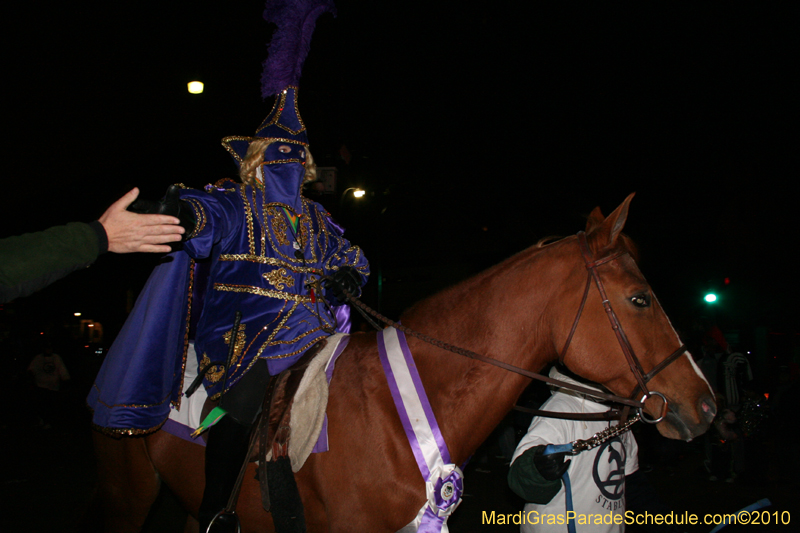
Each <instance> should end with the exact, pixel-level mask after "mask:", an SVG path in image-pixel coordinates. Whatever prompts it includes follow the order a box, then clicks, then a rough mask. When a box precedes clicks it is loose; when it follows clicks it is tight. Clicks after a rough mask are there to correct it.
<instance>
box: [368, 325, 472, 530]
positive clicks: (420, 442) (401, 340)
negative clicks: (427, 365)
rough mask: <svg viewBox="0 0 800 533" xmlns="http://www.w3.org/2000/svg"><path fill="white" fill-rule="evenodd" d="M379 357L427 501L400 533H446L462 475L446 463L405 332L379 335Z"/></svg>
mask: <svg viewBox="0 0 800 533" xmlns="http://www.w3.org/2000/svg"><path fill="white" fill-rule="evenodd" d="M378 352H379V353H380V357H381V364H382V365H383V371H384V373H385V374H386V379H387V381H388V382H389V390H390V391H391V392H392V398H393V399H394V404H395V407H396V408H397V414H398V415H400V421H401V422H402V424H403V429H404V430H405V432H406V437H408V443H409V444H410V445H411V450H412V452H413V453H414V458H415V459H416V460H417V465H418V466H419V471H420V473H421V474H422V478H423V479H424V480H425V487H426V491H427V496H428V501H427V502H425V504H424V505H423V506H422V509H420V511H419V513H418V514H417V517H416V518H415V519H414V520H413V521H412V522H411V523H410V524H408V525H407V526H406V527H404V528H403V529H402V530H401V531H402V532H403V533H406V532H412V531H413V532H418V533H433V532H436V533H448V531H449V530H448V529H447V518H448V517H449V516H450V514H452V512H453V511H455V509H456V507H458V505H459V504H460V503H461V493H462V492H463V490H464V481H463V479H464V475H463V473H462V472H461V469H460V468H459V467H458V466H456V465H454V464H452V463H451V461H450V452H449V451H448V449H447V444H445V442H444V438H443V437H442V433H441V431H440V430H439V424H438V423H437V422H436V416H434V414H433V410H432V409H431V405H430V402H428V396H427V394H425V388H424V387H423V386H422V381H421V380H420V378H419V373H418V372H417V367H416V365H415V364H414V359H413V358H412V357H411V351H410V350H409V349H408V344H407V343H406V338H405V335H404V334H403V332H402V331H398V330H397V329H395V328H391V327H389V328H386V329H384V330H383V331H382V332H379V333H378Z"/></svg>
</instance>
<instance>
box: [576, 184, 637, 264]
mask: <svg viewBox="0 0 800 533" xmlns="http://www.w3.org/2000/svg"><path fill="white" fill-rule="evenodd" d="M635 194H636V193H635V192H632V193H631V194H629V195H628V197H627V198H625V200H624V201H623V202H622V203H621V204H620V205H619V207H617V208H616V209H614V212H613V213H611V214H610V215H608V217H607V218H606V219H605V220H602V219H601V220H600V222H599V223H596V222H597V219H596V218H595V212H596V213H597V214H598V215H599V214H600V209H599V208H595V210H594V211H592V214H591V215H589V222H588V224H587V226H586V227H587V229H586V233H587V234H588V233H590V232H591V237H592V241H593V244H594V246H593V248H594V250H595V251H599V250H602V249H605V248H610V247H612V246H614V244H615V243H616V242H617V237H619V234H620V233H622V228H624V227H625V221H626V220H627V219H628V207H629V206H630V204H631V200H633V196H634V195H635ZM600 216H602V215H600Z"/></svg>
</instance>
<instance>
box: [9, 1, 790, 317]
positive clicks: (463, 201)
mask: <svg viewBox="0 0 800 533" xmlns="http://www.w3.org/2000/svg"><path fill="white" fill-rule="evenodd" d="M97 4H98V5H97V6H95V7H86V6H84V5H80V6H78V5H76V4H69V3H63V2H49V1H48V2H28V3H25V4H22V5H19V6H17V8H16V11H15V13H14V14H10V13H9V14H7V15H6V19H5V22H6V23H5V26H6V28H8V32H7V35H9V36H10V37H12V38H11V39H10V42H8V43H7V45H6V46H5V47H4V49H3V52H2V53H3V56H4V61H3V64H4V70H5V72H4V79H5V83H4V88H5V90H4V93H5V94H6V97H5V98H4V99H3V106H4V113H3V115H4V117H5V124H6V128H7V135H6V137H7V139H8V141H7V142H6V154H7V155H6V157H5V164H6V176H7V181H6V182H7V184H12V183H13V184H15V185H16V187H11V188H9V187H7V189H6V191H7V193H6V195H5V196H4V197H3V199H2V200H1V201H0V208H2V215H1V216H2V220H3V224H4V229H3V234H4V235H10V234H15V233H21V232H24V231H31V230H37V229H43V228H45V227H47V226H49V225H52V224H56V223H63V222H66V221H70V220H86V221H88V220H91V219H93V218H96V217H97V216H98V215H99V214H100V213H102V211H103V210H104V208H105V206H107V205H108V204H109V203H110V202H111V201H112V200H114V199H115V198H116V197H118V196H120V195H121V194H122V193H123V192H125V191H126V190H127V188H129V187H131V186H133V185H137V186H139V187H141V188H142V189H143V191H144V194H146V195H148V196H151V197H157V196H160V195H161V194H162V193H163V190H164V189H165V188H166V186H167V185H168V184H169V183H173V182H183V183H186V184H188V185H191V186H197V187H199V186H202V185H204V184H205V183H208V182H211V181H216V180H217V179H219V178H221V177H225V176H232V175H233V174H234V172H235V168H234V166H233V164H232V162H231V160H230V158H229V157H228V156H227V154H226V152H225V151H224V150H223V149H222V147H221V146H220V145H219V140H220V139H221V138H222V137H223V136H225V135H235V134H250V133H252V132H253V131H254V129H255V127H256V126H257V125H258V124H259V123H260V121H261V119H262V118H263V117H264V116H265V115H266V114H267V112H268V111H269V109H270V107H271V103H270V102H263V101H262V100H261V98H260V90H259V89H260V87H259V83H260V81H259V80H260V74H261V61H262V60H263V59H264V58H265V57H266V43H267V40H268V37H269V27H268V25H267V24H266V23H265V22H263V20H262V19H261V11H262V7H263V4H262V3H261V2H258V1H247V2H244V1H242V2H224V3H223V2H218V3H216V5H215V6H212V5H211V3H198V2H188V1H170V2H136V3H120V2H113V3H108V2H107V3H102V4H100V3H97ZM383 4H385V3H384V2H353V1H344V0H342V1H340V2H338V6H339V16H338V18H336V19H334V18H332V17H330V16H326V17H325V18H323V19H321V20H320V21H319V22H318V25H317V32H316V33H315V36H314V41H313V43H312V47H311V53H310V55H309V58H308V60H307V62H306V69H305V71H304V78H303V79H302V80H301V84H300V86H301V93H300V108H301V112H302V113H303V117H304V119H305V121H306V124H307V125H308V127H309V133H310V138H311V146H312V150H313V152H314V154H315V156H316V157H317V159H318V160H320V162H321V163H322V164H327V165H336V166H338V167H339V168H340V185H341V187H340V190H342V189H343V188H344V187H348V186H353V185H360V186H363V187H365V188H367V189H368V190H370V191H371V192H373V191H374V192H375V195H374V196H372V197H370V198H368V202H365V203H363V204H360V205H355V204H352V203H350V201H349V200H345V202H344V204H343V205H340V203H339V198H338V197H333V198H328V199H323V200H322V202H323V204H325V205H326V206H327V207H328V208H329V209H330V210H331V211H332V212H334V214H335V215H336V216H337V218H339V219H341V220H342V221H343V222H345V223H346V224H347V226H348V228H349V230H348V236H350V238H351V240H353V241H355V242H358V243H360V244H362V245H363V246H364V248H365V249H366V251H367V253H368V255H369V254H370V247H371V248H372V250H373V251H374V250H375V249H376V247H377V244H376V243H377V242H378V239H379V238H380V237H381V235H383V236H384V238H386V239H391V242H392V245H391V246H388V245H385V246H384V250H383V257H384V259H383V263H384V265H385V266H384V269H385V270H386V275H387V278H388V279H387V289H386V291H387V297H388V298H391V297H392V295H396V296H397V297H398V298H397V300H395V301H394V302H390V303H389V304H387V306H388V307H389V308H390V309H393V310H398V311H399V308H401V307H403V306H404V305H407V303H410V302H406V301H404V300H403V298H401V297H399V295H400V294H401V293H402V294H404V295H409V294H413V295H416V294H417V293H418V291H424V290H425V289H426V288H436V287H440V286H441V285H442V284H443V283H449V282H452V281H456V280H457V279H459V278H461V277H463V276H464V275H466V274H468V273H470V272H474V271H475V270H477V269H479V268H483V267H485V266H488V265H489V264H492V263H493V262H497V261H499V260H501V259H503V258H504V257H507V256H508V255H510V254H512V253H514V252H516V251H518V250H521V249H523V248H525V247H527V246H529V245H530V244H533V243H534V242H536V240H538V239H539V238H540V237H543V236H546V235H552V234H558V235H568V234H571V233H574V232H576V231H577V230H579V229H582V226H583V224H584V221H583V220H584V219H583V217H584V216H585V215H586V214H588V212H589V211H591V209H592V208H593V207H594V206H596V205H600V206H601V208H602V209H603V211H604V212H605V213H608V212H609V211H611V210H612V209H613V208H614V207H616V205H618V204H619V203H620V202H621V201H622V200H623V199H624V198H625V196H626V195H627V194H628V193H630V192H633V191H636V192H637V197H636V199H635V200H634V202H633V204H632V208H631V214H630V218H629V224H628V227H627V231H628V233H629V234H630V235H631V236H632V237H633V238H634V239H635V240H636V241H637V242H638V244H639V245H640V248H641V250H642V254H643V259H642V269H643V271H644V272H645V274H646V275H647V276H648V278H649V279H650V281H651V283H652V284H653V286H654V288H655V289H656V291H657V293H658V294H659V296H660V298H661V300H662V301H663V302H664V303H665V305H666V306H667V308H668V310H669V311H670V312H671V313H672V314H673V315H676V314H677V315H681V316H683V317H684V318H685V320H688V317H691V316H692V315H693V313H697V312H699V308H696V307H695V305H696V301H697V299H698V298H699V296H700V294H701V292H702V291H703V290H705V288H706V287H708V286H709V285H711V284H715V283H716V284H719V283H721V280H722V279H723V278H724V277H730V278H731V280H732V283H731V285H730V286H728V288H727V291H728V293H727V296H728V298H727V307H726V308H724V310H722V311H718V313H720V314H719V316H718V318H720V319H721V320H723V321H726V322H727V325H728V326H730V327H734V326H739V327H750V326H753V325H765V326H768V327H770V328H778V329H780V328H784V329H787V328H788V329H795V330H796V329H797V325H798V322H800V321H798V320H797V313H796V312H794V311H792V310H791V309H792V307H793V305H794V301H796V297H797V293H798V291H797V282H796V281H795V280H794V279H793V278H791V277H790V266H789V265H790V258H791V257H792V256H793V254H794V253H795V252H794V248H795V242H794V240H795V239H794V234H793V232H791V233H790V227H791V224H792V223H793V222H794V216H792V214H793V213H792V211H790V209H793V208H794V204H795V202H794V197H795V194H793V193H792V190H794V189H793V185H792V183H793V182H794V181H795V179H796V178H795V176H796V168H797V165H796V159H797V158H796V152H797V144H798V142H797V141H798V132H797V113H796V108H797V106H796V104H795V100H796V99H797V95H798V94H800V90H798V89H799V88H798V83H797V80H798V77H797V73H796V72H797V65H798V62H797V50H798V42H797V38H796V34H797V31H796V27H797V22H798V16H797V15H798V13H797V8H796V7H795V6H794V5H793V4H790V3H785V4H777V3H764V2H758V3H755V2H750V3H725V4H724V5H722V4H715V5H713V6H712V5H705V4H703V5H697V4H696V3H691V4H689V3H686V4H675V3H669V4H658V5H657V4H653V3H646V4H632V3H629V4H620V3H611V2H602V3H600V2H592V3H588V2H587V3H583V4H582V3H562V2H558V3H556V2H552V3H550V4H551V5H549V7H543V6H544V5H545V4H542V3H538V2H537V3H527V2H525V3H523V2H506V1H502V0H501V1H497V2H491V3H481V4H479V5H477V4H476V6H475V7H464V6H463V5H460V6H459V7H458V9H459V11H457V12H454V11H450V10H448V9H447V8H448V7H452V6H455V5H457V4H456V3H445V2H441V3H440V4H442V6H440V7H436V6H431V5H428V4H431V2H404V3H400V4H392V5H390V6H387V5H383ZM523 6H524V7H523ZM192 78H199V79H201V80H202V81H204V82H205V83H206V93H205V94H203V95H201V96H191V95H189V94H188V93H187V92H186V85H185V84H186V82H188V81H190V80H191V79H192ZM342 144H344V145H346V146H347V148H348V150H349V151H350V153H351V154H352V155H353V160H352V161H351V163H350V164H349V165H345V164H344V163H343V162H342V161H341V160H337V158H336V154H337V152H338V149H339V147H340V146H341V145H342ZM9 167H10V168H9ZM384 209H385V212H384V214H383V215H381V214H380V213H381V211H382V210H384ZM379 228H382V232H379V231H378V229H379ZM373 256H374V253H373ZM154 262H155V258H154V257H150V256H148V257H130V256H126V257H115V256H111V255H109V256H106V257H103V258H101V259H99V260H98V262H97V263H96V264H95V265H94V266H93V267H92V268H91V269H90V270H88V271H86V272H81V273H79V274H75V275H73V276H72V277H71V278H68V279H67V280H64V281H62V282H60V283H59V284H57V285H56V286H54V287H52V288H50V289H48V290H46V291H43V292H42V293H41V294H40V295H37V296H34V297H31V298H27V299H25V301H20V302H18V303H17V304H16V305H18V306H19V307H20V309H24V310H26V312H30V311H32V310H34V309H36V310H39V311H40V310H41V309H42V307H48V308H51V309H52V310H53V313H56V312H60V311H58V310H59V309H61V308H62V307H63V306H65V305H66V303H65V302H70V304H71V303H73V302H80V305H83V306H85V307H86V308H88V309H94V310H95V311H94V312H95V313H96V314H98V316H104V313H105V314H106V315H108V316H109V318H107V320H108V321H109V322H110V323H112V324H114V323H115V322H114V321H115V320H116V321H119V320H121V318H120V315H119V313H120V311H119V309H120V308H121V306H120V304H119V303H118V302H119V301H120V298H121V297H122V296H121V295H122V294H124V288H125V287H127V286H133V287H138V286H140V284H141V283H142V281H143V280H144V279H145V278H146V276H147V273H148V272H149V270H150V268H151V267H152V265H153V264H154ZM794 270H796V269H794V268H792V271H794ZM792 273H794V272H792ZM44 303H47V304H48V305H46V306H43V305H42V304H44ZM394 308H396V309H394Z"/></svg>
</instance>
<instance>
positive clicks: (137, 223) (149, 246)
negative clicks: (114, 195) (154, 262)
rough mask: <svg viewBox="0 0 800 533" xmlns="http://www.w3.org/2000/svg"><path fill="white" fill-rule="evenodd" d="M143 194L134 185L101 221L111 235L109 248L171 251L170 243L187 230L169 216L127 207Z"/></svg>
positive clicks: (110, 249)
mask: <svg viewBox="0 0 800 533" xmlns="http://www.w3.org/2000/svg"><path fill="white" fill-rule="evenodd" d="M138 196H139V189H138V188H136V187H134V188H133V189H132V190H131V191H129V192H128V193H127V194H126V195H125V196H123V197H122V198H120V199H119V200H117V201H116V202H114V203H113V204H111V207H109V208H108V209H107V210H106V212H105V213H103V216H101V217H100V219H99V220H100V223H101V224H102V225H103V228H105V230H106V235H108V250H109V251H111V252H114V253H118V254H127V253H131V252H151V253H166V252H170V251H171V248H170V247H169V245H168V244H166V243H170V242H178V241H180V240H181V235H182V234H183V233H184V231H185V230H184V229H183V228H182V227H181V226H180V225H179V223H180V221H179V220H178V219H177V218H176V217H173V216H169V215H141V214H138V213H132V212H130V211H128V210H127V207H128V206H129V205H131V204H132V203H133V202H134V201H135V200H136V198H137V197H138Z"/></svg>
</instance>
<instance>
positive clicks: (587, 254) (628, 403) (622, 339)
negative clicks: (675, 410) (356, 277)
mask: <svg viewBox="0 0 800 533" xmlns="http://www.w3.org/2000/svg"><path fill="white" fill-rule="evenodd" d="M577 236H578V244H579V246H580V249H581V254H582V256H583V259H584V262H585V263H586V269H587V270H588V271H589V273H588V277H587V280H586V287H585V289H584V293H583V298H582V299H581V304H580V307H579V309H578V313H577V315H576V316H575V320H574V322H573V324H572V329H571V330H570V333H569V335H568V336H567V341H566V343H565V344H564V348H563V349H562V350H561V353H560V355H559V361H560V362H562V363H563V360H564V356H565V355H566V353H567V350H568V349H569V346H570V343H571V342H572V337H573V335H574V334H575V330H576V329H577V327H578V323H579V322H580V318H581V315H582V314H583V309H584V307H585V304H586V300H587V298H588V296H589V289H590V288H591V285H592V280H594V282H595V285H596V286H597V289H598V291H599V292H600V296H601V298H602V301H603V307H604V309H605V311H606V315H607V316H608V319H609V321H610V322H611V328H612V329H613V330H614V333H615V335H616V337H617V340H618V342H619V343H620V347H621V348H622V352H623V354H624V355H625V358H626V359H627V361H628V365H629V366H630V368H631V372H633V375H634V377H635V378H636V382H637V385H636V387H634V389H633V393H632V394H631V396H630V397H628V398H625V397H622V396H617V395H615V394H608V393H605V392H600V391H598V390H596V389H590V388H587V387H582V386H580V385H575V384H573V383H568V382H565V381H562V380H559V379H554V378H551V377H549V376H545V375H542V374H538V373H536V372H531V371H530V370H526V369H524V368H520V367H518V366H514V365H511V364H509V363H505V362H503V361H499V360H497V359H493V358H491V357H486V356H484V355H481V354H479V353H476V352H473V351H472V350H467V349H466V348H461V347H459V346H456V345H454V344H450V343H447V342H444V341H442V340H439V339H436V338H434V337H430V336H428V335H425V334H424V333H420V332H418V331H414V330H412V329H410V328H408V327H406V326H404V325H402V324H400V323H399V322H395V321H394V320H392V319H390V318H387V317H385V316H383V315H382V314H380V313H379V312H377V311H376V310H374V309H372V308H371V307H369V306H368V305H366V304H365V303H363V302H362V301H360V300H359V299H358V298H356V297H355V296H353V295H351V294H350V293H349V292H347V291H346V290H343V291H342V292H343V293H344V295H345V297H346V298H347V300H348V302H349V303H352V304H353V305H354V306H355V308H356V310H357V311H358V312H359V313H361V315H362V316H363V317H364V318H365V319H366V320H367V321H368V322H369V323H370V324H372V326H373V327H375V328H376V329H377V330H379V331H380V330H381V329H382V328H380V327H379V326H378V325H377V324H376V323H375V322H374V321H373V320H372V318H373V317H374V318H376V319H378V320H379V321H380V322H383V323H384V324H386V325H388V326H392V327H394V328H396V329H398V330H400V331H402V332H403V333H405V334H406V335H411V336H412V337H416V338H417V339H419V340H421V341H423V342H425V343H427V344H430V345H432V346H436V347H437V348H441V349H443V350H447V351H449V352H453V353H455V354H458V355H462V356H464V357H468V358H470V359H475V360H477V361H481V362H483V363H487V364H490V365H493V366H496V367H498V368H502V369H504V370H508V371H509V372H514V373H516V374H520V375H522V376H525V377H528V378H531V379H536V380H538V381H543V382H545V383H548V384H550V385H555V386H557V387H562V388H565V389H570V390H573V391H576V392H580V393H582V394H586V395H589V396H592V397H595V398H601V399H604V400H608V401H611V402H614V403H618V404H622V405H624V406H625V408H624V409H623V410H622V411H617V410H612V411H609V412H608V413H586V414H583V415H586V416H582V415H581V414H576V413H552V412H549V411H539V410H536V409H527V408H518V409H519V410H521V411H525V412H531V413H534V414H537V415H540V416H551V417H552V416H553V415H558V416H557V418H562V416H561V415H568V416H563V418H572V419H574V420H592V419H594V420H598V419H599V420H612V419H617V418H620V416H621V417H622V418H626V417H627V413H628V411H629V410H630V408H631V407H633V408H636V409H637V410H638V411H639V415H638V416H637V417H636V418H637V419H638V418H640V419H641V420H642V421H643V422H647V423H650V424H656V423H658V422H660V421H661V420H663V418H664V416H666V413H667V409H668V401H667V399H666V397H665V396H664V395H663V394H661V393H660V392H655V391H653V392H650V391H649V390H648V389H647V382H649V381H650V380H651V379H652V378H653V377H654V376H655V375H656V374H658V373H659V372H661V371H662V370H664V368H666V367H667V366H668V365H669V364H670V363H672V362H674V361H675V360H676V359H677V358H678V357H679V356H681V355H682V354H683V353H685V352H686V346H685V345H683V344H682V345H681V346H680V347H679V348H678V349H677V350H675V351H674V352H673V353H672V354H671V355H670V356H669V357H667V358H666V359H664V360H663V361H661V362H660V363H659V364H657V365H656V366H655V367H654V368H653V369H652V370H651V371H650V372H648V373H646V374H645V373H644V370H643V369H642V366H641V364H640V363H639V360H638V359H637V358H636V354H635V353H634V351H633V347H632V346H631V345H630V342H629V341H628V338H627V336H626V335H625V332H624V330H623V329H622V325H621V324H620V323H619V320H618V319H617V316H616V314H615V313H614V310H613V309H612V307H611V303H610V301H609V299H608V296H607V295H606V291H605V287H604V285H603V281H602V279H601V278H600V274H599V273H598V272H597V267H598V266H600V265H603V264H605V263H609V262H611V261H614V260H615V259H618V258H620V257H622V256H623V255H625V254H627V253H628V252H627V251H625V252H619V253H617V254H614V255H610V256H606V257H603V258H601V259H598V260H593V256H592V252H591V250H590V249H589V245H588V243H587V242H586V234H585V232H583V231H581V232H579V233H578V235H577ZM325 278H327V277H323V278H320V279H319V280H317V282H316V283H320V282H321V281H322V280H323V279H325ZM319 292H320V293H321V292H322V291H319ZM639 389H641V390H642V391H643V393H644V394H643V396H642V399H641V400H638V401H637V400H636V399H635V398H636V396H637V394H636V393H637V391H638V390H639ZM650 396H658V397H660V398H661V399H662V400H663V402H664V407H663V409H662V413H661V416H660V417H658V418H657V419H649V418H647V417H645V416H644V413H643V408H644V402H645V400H646V399H647V398H649V397H650ZM598 415H600V416H599V417H598ZM588 416H592V417H593V418H587V417H588Z"/></svg>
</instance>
